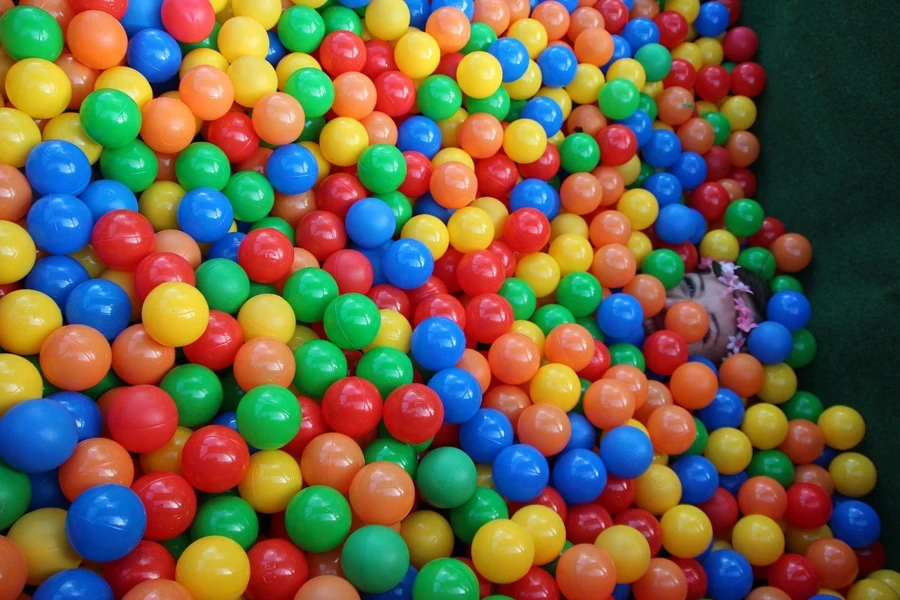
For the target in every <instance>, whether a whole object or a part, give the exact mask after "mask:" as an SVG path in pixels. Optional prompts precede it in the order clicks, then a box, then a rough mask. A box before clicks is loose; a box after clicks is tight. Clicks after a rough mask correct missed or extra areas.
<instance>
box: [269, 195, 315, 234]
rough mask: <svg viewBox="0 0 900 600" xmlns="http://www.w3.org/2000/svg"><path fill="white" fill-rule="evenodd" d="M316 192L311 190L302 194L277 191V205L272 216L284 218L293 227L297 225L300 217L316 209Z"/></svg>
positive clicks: (273, 208)
mask: <svg viewBox="0 0 900 600" xmlns="http://www.w3.org/2000/svg"><path fill="white" fill-rule="evenodd" d="M316 208H317V207H316V192H315V190H309V191H308V192H303V193H302V194H282V193H281V192H275V206H273V207H272V216H273V217H278V218H280V219H284V220H285V221H287V222H288V225H290V226H291V227H292V228H296V227H297V223H299V222H300V219H302V218H303V217H305V216H306V215H308V214H309V213H311V212H313V211H314V210H316Z"/></svg>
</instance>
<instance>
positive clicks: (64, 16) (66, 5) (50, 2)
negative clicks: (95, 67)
mask: <svg viewBox="0 0 900 600" xmlns="http://www.w3.org/2000/svg"><path fill="white" fill-rule="evenodd" d="M4 1H5V0H4ZM12 4H13V3H12V2H11V1H9V2H6V3H5V4H4V2H0V13H2V12H3V9H4V7H6V6H9V7H10V8H11V7H12ZM18 4H19V5H20V6H34V7H35V8H40V9H43V10H45V11H46V12H48V13H50V16H51V17H53V18H54V19H56V22H57V23H59V27H60V28H61V29H62V30H63V33H65V32H66V29H68V28H69V23H71V22H72V17H74V16H75V10H74V9H73V8H72V3H71V2H70V0H21V1H20V2H19V3H18Z"/></svg>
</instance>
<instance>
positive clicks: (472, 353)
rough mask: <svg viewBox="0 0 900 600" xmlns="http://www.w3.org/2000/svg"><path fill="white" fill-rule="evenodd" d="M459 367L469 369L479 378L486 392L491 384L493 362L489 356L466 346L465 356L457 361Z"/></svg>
mask: <svg viewBox="0 0 900 600" xmlns="http://www.w3.org/2000/svg"><path fill="white" fill-rule="evenodd" d="M456 368H457V369H462V370H463V371H468V372H469V373H471V374H472V375H474V376H475V379H476V380H478V385H479V386H480V387H481V391H482V393H484V392H486V391H487V389H488V388H489V387H490V386H491V364H490V362H489V361H488V358H487V356H485V355H484V354H482V353H481V352H479V351H478V350H475V349H473V348H466V349H465V350H464V351H463V356H462V358H461V359H459V362H458V363H456Z"/></svg>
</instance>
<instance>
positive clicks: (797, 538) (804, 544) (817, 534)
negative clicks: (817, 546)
mask: <svg viewBox="0 0 900 600" xmlns="http://www.w3.org/2000/svg"><path fill="white" fill-rule="evenodd" d="M832 537H834V536H833V535H832V534H831V529H830V528H829V527H828V525H822V526H821V527H817V528H816V529H799V528H797V527H788V529H787V532H786V533H785V536H784V538H785V546H786V547H787V551H788V552H791V553H792V554H806V549H807V548H809V546H810V544H812V543H813V542H815V541H816V540H822V539H829V538H832Z"/></svg>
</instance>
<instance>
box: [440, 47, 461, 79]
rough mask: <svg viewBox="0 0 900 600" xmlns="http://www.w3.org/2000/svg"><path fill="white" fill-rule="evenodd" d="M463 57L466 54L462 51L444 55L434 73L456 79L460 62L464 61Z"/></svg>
mask: <svg viewBox="0 0 900 600" xmlns="http://www.w3.org/2000/svg"><path fill="white" fill-rule="evenodd" d="M463 58H464V56H463V54H462V53H461V52H451V53H450V54H445V55H443V56H442V57H441V60H440V62H439V63H438V66H437V69H435V70H434V74H435V75H444V76H446V77H449V78H450V79H453V80H456V70H457V69H458V68H459V63H461V62H462V59H463Z"/></svg>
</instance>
